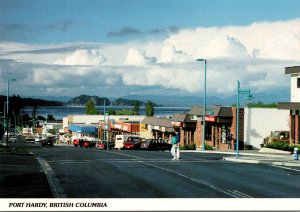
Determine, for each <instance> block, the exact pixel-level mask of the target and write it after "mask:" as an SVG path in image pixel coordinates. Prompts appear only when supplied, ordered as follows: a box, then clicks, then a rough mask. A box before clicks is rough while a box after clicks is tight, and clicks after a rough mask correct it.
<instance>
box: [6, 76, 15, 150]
mask: <svg viewBox="0 0 300 212" xmlns="http://www.w3.org/2000/svg"><path fill="white" fill-rule="evenodd" d="M9 81H13V82H15V81H16V79H7V95H6V104H7V106H6V115H7V123H6V145H7V146H9V142H8V122H9V114H8V111H9V110H8V109H9Z"/></svg>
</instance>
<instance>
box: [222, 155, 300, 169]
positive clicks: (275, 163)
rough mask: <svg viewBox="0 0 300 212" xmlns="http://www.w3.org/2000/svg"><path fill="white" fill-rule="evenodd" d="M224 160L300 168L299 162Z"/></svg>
mask: <svg viewBox="0 0 300 212" xmlns="http://www.w3.org/2000/svg"><path fill="white" fill-rule="evenodd" d="M223 160H226V161H231V162H237V163H251V164H266V165H275V166H287V167H300V162H299V161H294V162H292V161H290V162H289V161H270V160H263V159H262V160H257V159H250V158H244V159H243V158H232V157H224V158H223Z"/></svg>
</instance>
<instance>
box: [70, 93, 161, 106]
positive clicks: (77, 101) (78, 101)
mask: <svg viewBox="0 0 300 212" xmlns="http://www.w3.org/2000/svg"><path fill="white" fill-rule="evenodd" d="M90 100H93V101H94V104H95V106H103V105H104V100H105V105H107V106H134V104H135V102H136V101H138V100H131V99H124V98H118V99H116V100H114V101H110V100H109V99H108V98H106V97H98V96H88V95H80V96H77V97H74V98H73V99H71V100H70V101H68V102H67V103H66V104H67V105H73V106H85V105H86V103H87V102H88V101H90ZM138 103H139V105H140V106H141V107H144V106H146V103H145V102H142V101H138ZM153 106H158V105H156V104H154V103H153Z"/></svg>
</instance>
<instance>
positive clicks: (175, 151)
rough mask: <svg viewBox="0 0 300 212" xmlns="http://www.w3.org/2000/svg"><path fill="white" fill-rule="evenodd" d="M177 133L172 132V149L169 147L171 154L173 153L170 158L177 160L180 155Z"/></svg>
mask: <svg viewBox="0 0 300 212" xmlns="http://www.w3.org/2000/svg"><path fill="white" fill-rule="evenodd" d="M179 141H180V138H179V134H178V132H176V133H173V135H172V138H171V142H172V149H171V154H172V155H173V159H172V160H178V159H179V157H180V151H179Z"/></svg>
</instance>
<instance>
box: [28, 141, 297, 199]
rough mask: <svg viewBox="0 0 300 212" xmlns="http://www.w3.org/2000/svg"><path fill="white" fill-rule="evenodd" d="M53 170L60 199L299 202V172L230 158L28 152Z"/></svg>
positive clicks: (91, 151) (83, 151)
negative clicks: (212, 199) (296, 200)
mask: <svg viewBox="0 0 300 212" xmlns="http://www.w3.org/2000/svg"><path fill="white" fill-rule="evenodd" d="M29 151H31V152H32V153H34V155H35V156H36V157H37V158H39V159H40V160H41V161H43V163H44V165H46V166H47V167H48V171H49V170H50V171H51V173H52V174H51V175H50V176H51V178H53V179H52V181H53V182H54V183H53V186H54V188H55V189H56V190H57V191H60V192H58V197H68V198H299V197H300V183H299V182H300V177H299V175H300V172H299V170H297V169H284V168H282V167H274V166H268V165H263V164H243V163H234V162H230V161H225V160H223V157H226V155H222V154H214V153H199V152H182V153H181V159H180V160H177V161H176V160H175V161H173V160H172V157H171V154H170V152H167V151H140V150H137V151H131V150H109V151H106V150H98V149H96V148H91V149H90V148H87V149H84V148H75V147H74V146H54V148H39V147H35V148H30V149H29Z"/></svg>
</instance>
